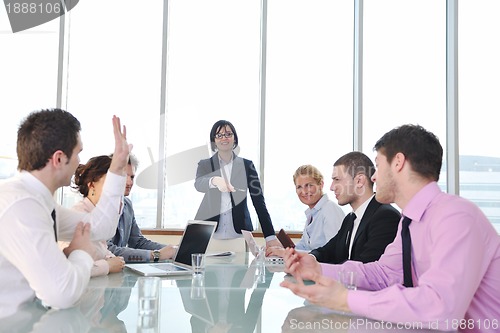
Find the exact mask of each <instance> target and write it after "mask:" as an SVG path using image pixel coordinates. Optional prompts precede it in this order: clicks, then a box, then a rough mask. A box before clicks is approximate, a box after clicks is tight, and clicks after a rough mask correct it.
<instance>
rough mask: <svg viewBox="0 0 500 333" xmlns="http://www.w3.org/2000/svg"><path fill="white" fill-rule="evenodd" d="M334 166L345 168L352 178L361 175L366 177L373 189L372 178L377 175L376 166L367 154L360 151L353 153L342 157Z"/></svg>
mask: <svg viewBox="0 0 500 333" xmlns="http://www.w3.org/2000/svg"><path fill="white" fill-rule="evenodd" d="M333 166H344V167H345V171H346V172H347V173H348V174H349V175H351V177H352V178H354V177H356V176H357V175H359V174H362V175H365V176H366V178H368V182H369V184H370V185H371V186H372V187H373V181H372V176H373V174H374V173H375V166H374V165H373V162H372V160H370V158H369V157H368V156H366V155H365V154H363V153H362V152H359V151H352V152H350V153H347V154H345V155H343V156H341V157H340V158H339V159H338V160H337V161H335V163H333Z"/></svg>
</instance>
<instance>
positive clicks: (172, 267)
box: [153, 263, 187, 272]
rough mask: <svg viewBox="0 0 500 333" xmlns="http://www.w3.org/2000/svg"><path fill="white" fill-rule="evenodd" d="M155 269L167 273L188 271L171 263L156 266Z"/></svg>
mask: <svg viewBox="0 0 500 333" xmlns="http://www.w3.org/2000/svg"><path fill="white" fill-rule="evenodd" d="M153 267H155V268H158V269H161V270H162V271H166V272H178V271H187V269H186V268H184V267H181V266H177V265H174V264H171V263H165V264H155V265H154V266H153Z"/></svg>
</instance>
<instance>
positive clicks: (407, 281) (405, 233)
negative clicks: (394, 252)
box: [401, 216, 413, 288]
mask: <svg viewBox="0 0 500 333" xmlns="http://www.w3.org/2000/svg"><path fill="white" fill-rule="evenodd" d="M410 223H411V219H410V218H408V217H406V216H404V217H403V227H402V228H401V239H402V240H403V281H404V283H403V285H404V286H405V287H407V288H408V287H413V281H412V277H411V236H410V228H409V226H410Z"/></svg>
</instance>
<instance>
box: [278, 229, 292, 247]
mask: <svg viewBox="0 0 500 333" xmlns="http://www.w3.org/2000/svg"><path fill="white" fill-rule="evenodd" d="M276 237H278V240H279V241H280V243H281V245H283V247H284V248H285V249H286V248H287V247H292V248H293V247H295V243H294V242H293V240H292V239H291V238H290V236H288V234H287V233H286V232H285V230H283V229H281V230H280V232H278V235H277V236H276Z"/></svg>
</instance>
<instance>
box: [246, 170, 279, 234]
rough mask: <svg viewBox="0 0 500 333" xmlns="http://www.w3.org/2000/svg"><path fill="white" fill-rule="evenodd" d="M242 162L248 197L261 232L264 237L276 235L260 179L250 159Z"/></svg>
mask: <svg viewBox="0 0 500 333" xmlns="http://www.w3.org/2000/svg"><path fill="white" fill-rule="evenodd" d="M244 163H245V169H246V172H247V185H248V191H249V192H250V197H251V198H252V203H253V206H254V208H255V211H256V212H257V216H258V218H259V222H260V226H261V227H262V233H263V234H264V237H268V236H271V235H276V232H275V231H274V227H273V223H272V222H271V216H270V215H269V212H268V211H267V207H266V202H265V200H264V193H263V191H262V187H261V185H260V180H259V176H258V175H257V170H256V169H255V165H254V164H253V162H252V161H250V160H244Z"/></svg>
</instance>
